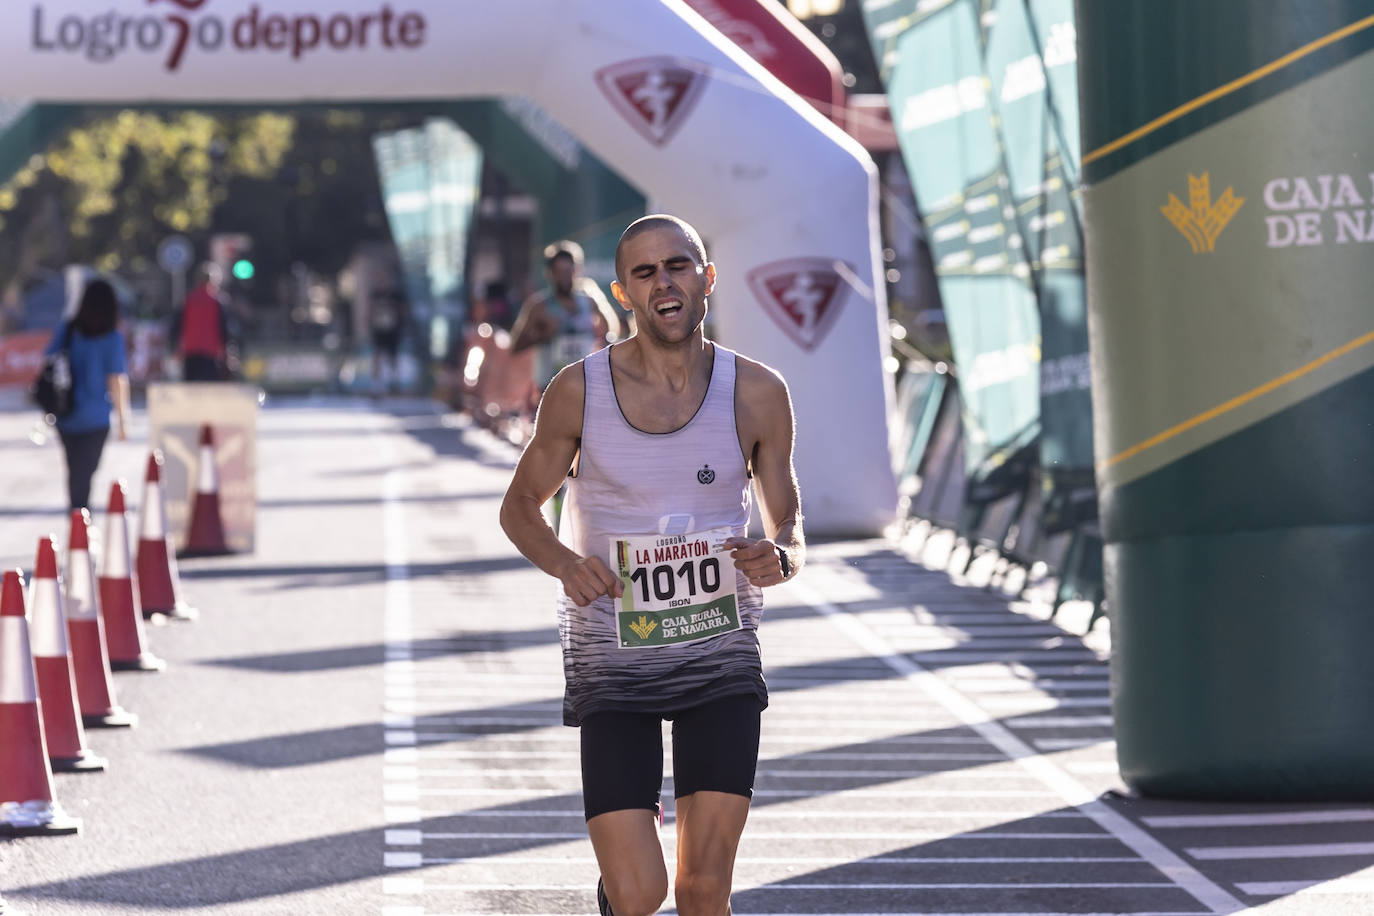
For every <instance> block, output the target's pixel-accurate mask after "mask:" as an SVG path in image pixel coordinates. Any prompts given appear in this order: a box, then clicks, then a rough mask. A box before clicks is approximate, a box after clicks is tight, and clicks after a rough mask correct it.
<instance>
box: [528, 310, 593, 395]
mask: <svg viewBox="0 0 1374 916" xmlns="http://www.w3.org/2000/svg"><path fill="white" fill-rule="evenodd" d="M572 300H573V310H572V311H571V312H568V311H566V310H565V309H564V308H563V304H562V303H561V302H559V301H558V298H557V297H556V296H554V295H553V294H552V293H550V294H549V296H548V299H547V300H546V304H547V307H548V309H549V313H550V314H551V315H553V316H554V317H555V319H557V321H558V331H557V332H556V333H555V334H554V335H553V337H552V338H551V339H550V340H548V341H546V342H545V343H542V344H540V345H539V346H538V347H536V348H535V350H534V382H535V384H536V385H538V386H539V390H540V391H543V390H544V389H545V388H547V387H549V382H551V381H553V377H554V376H555V375H557V374H558V372H559V370H561V369H563V368H564V367H565V366H571V365H572V364H573V363H575V362H577V361H578V360H579V359H581V358H582V357H584V356H586V355H587V354H588V353H591V352H592V351H593V350H595V349H596V344H597V340H596V303H594V302H592V297H591V296H589V295H587V294H586V293H585V292H583V291H581V290H573V293H572Z"/></svg>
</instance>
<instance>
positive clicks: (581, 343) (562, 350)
mask: <svg viewBox="0 0 1374 916" xmlns="http://www.w3.org/2000/svg"><path fill="white" fill-rule="evenodd" d="M595 345H596V341H595V339H594V338H593V337H592V335H591V334H560V335H558V336H557V337H555V338H554V339H553V365H554V370H555V371H557V370H558V369H562V368H563V367H564V366H571V365H572V364H573V363H575V362H577V361H578V360H579V359H581V358H582V357H584V356H586V355H587V354H589V353H591V352H592V349H593V348H594V347H595Z"/></svg>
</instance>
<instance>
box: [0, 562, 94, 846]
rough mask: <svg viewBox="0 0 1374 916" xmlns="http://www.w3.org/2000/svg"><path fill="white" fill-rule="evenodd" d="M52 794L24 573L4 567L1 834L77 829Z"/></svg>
mask: <svg viewBox="0 0 1374 916" xmlns="http://www.w3.org/2000/svg"><path fill="white" fill-rule="evenodd" d="M80 829H81V821H80V819H79V818H74V817H68V816H67V815H66V814H64V813H63V811H62V809H61V808H60V807H58V804H57V802H56V801H55V800H54V798H53V788H52V769H51V767H50V766H49V764H48V747H47V742H46V741H45V740H44V736H43V713H42V712H41V710H40V709H39V701H38V676H37V674H36V673H35V671H34V665H33V651H32V649H31V648H30V647H29V621H28V619H27V618H26V617H25V616H24V575H23V573H21V572H19V570H17V569H7V570H5V574H4V581H3V583H0V835H5V836H31V835H35V834H60V833H76V832H78V831H79V830H80Z"/></svg>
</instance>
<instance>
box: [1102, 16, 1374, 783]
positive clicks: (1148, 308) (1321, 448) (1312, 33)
mask: <svg viewBox="0 0 1374 916" xmlns="http://www.w3.org/2000/svg"><path fill="white" fill-rule="evenodd" d="M1077 33H1078V52H1079V77H1080V79H1079V86H1080V87H1081V102H1082V111H1081V116H1082V139H1083V177H1084V184H1085V189H1086V190H1085V217H1086V223H1085V225H1086V244H1087V254H1088V265H1087V275H1088V284H1089V292H1088V295H1089V324H1090V328H1091V338H1092V364H1093V395H1094V397H1093V400H1094V403H1093V408H1094V424H1095V440H1096V441H1095V452H1096V460H1097V475H1098V482H1099V486H1100V490H1101V516H1102V526H1103V534H1104V538H1105V540H1106V551H1105V563H1106V581H1107V599H1108V602H1109V608H1110V614H1111V618H1112V641H1113V661H1112V664H1113V672H1112V673H1113V706H1114V713H1115V717H1116V728H1117V746H1118V756H1119V762H1120V765H1121V772H1122V776H1123V778H1124V779H1125V780H1126V782H1127V784H1128V785H1130V786H1131V787H1132V788H1134V789H1136V790H1138V791H1139V792H1141V793H1143V794H1146V795H1159V796H1173V797H1192V798H1211V799H1223V798H1230V799H1287V800H1317V799H1370V798H1374V661H1372V660H1371V657H1370V656H1371V653H1374V92H1372V91H1371V90H1370V87H1371V86H1374V0H1360V2H1354V0H1352V2H1342V3H1311V2H1306V0H1211V2H1209V3H1197V2H1196V0H1111V2H1108V0H1080V2H1079V4H1078V7H1077Z"/></svg>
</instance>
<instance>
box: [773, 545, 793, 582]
mask: <svg viewBox="0 0 1374 916" xmlns="http://www.w3.org/2000/svg"><path fill="white" fill-rule="evenodd" d="M773 547H774V548H775V549H776V550H777V551H778V562H779V563H781V564H782V577H783V578H784V579H786V578H787V577H788V576H790V575H792V561H791V560H789V559H787V551H785V550H783V549H782V548H781V547H779V546H778V545H777V544H774V545H773Z"/></svg>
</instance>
